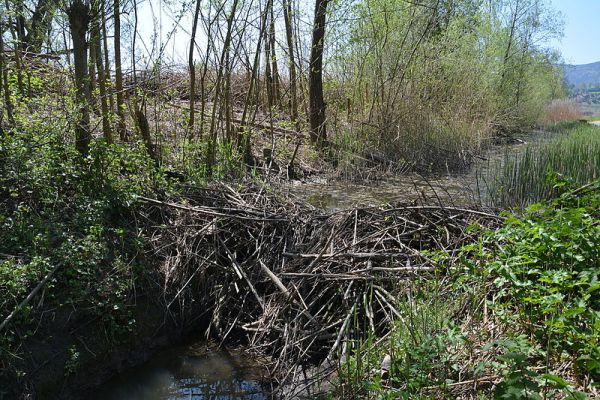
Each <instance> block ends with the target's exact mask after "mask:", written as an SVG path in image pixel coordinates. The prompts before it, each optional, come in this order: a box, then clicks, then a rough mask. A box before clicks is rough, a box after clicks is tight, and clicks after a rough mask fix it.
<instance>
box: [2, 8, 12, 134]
mask: <svg viewBox="0 0 600 400" xmlns="http://www.w3.org/2000/svg"><path fill="white" fill-rule="evenodd" d="M0 89H1V90H2V93H3V98H4V108H5V109H6V118H7V119H8V122H9V124H10V125H11V126H13V125H14V124H15V119H14V116H13V105H12V100H11V99H10V87H9V86H8V67H7V65H6V60H5V59H4V21H2V20H0ZM3 116H4V113H3V112H0V122H1V121H2V118H3ZM0 129H2V126H1V124H0Z"/></svg>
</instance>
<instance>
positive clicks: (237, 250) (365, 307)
mask: <svg viewBox="0 0 600 400" xmlns="http://www.w3.org/2000/svg"><path fill="white" fill-rule="evenodd" d="M141 201H142V202H144V204H145V207H144V210H145V211H144V212H145V215H146V216H147V218H149V219H155V218H156V217H157V215H160V217H161V220H162V224H161V225H159V226H156V225H155V226H154V228H152V229H151V230H150V231H149V232H148V235H149V236H150V237H151V243H152V252H153V253H152V256H153V257H158V259H159V260H160V262H161V277H162V279H163V280H164V281H163V287H164V293H165V303H166V306H167V308H169V309H170V310H171V311H172V312H173V313H181V312H182V311H185V310H189V309H194V308H196V309H197V308H200V309H201V310H202V311H203V316H204V318H206V320H207V321H208V323H207V336H210V337H213V338H215V337H216V338H219V339H220V340H222V341H225V340H228V339H233V338H238V339H239V338H243V339H244V340H245V341H246V343H248V344H249V346H250V347H251V348H253V349H255V350H257V351H260V352H261V353H262V354H267V355H271V356H272V357H271V359H272V360H273V364H272V365H271V368H272V371H273V376H274V377H276V378H277V380H278V382H279V384H280V387H285V386H286V384H287V385H288V387H289V384H290V382H298V381H299V379H298V376H295V375H298V374H300V373H301V369H300V368H298V367H297V366H299V365H313V366H314V365H317V366H321V367H323V368H321V370H322V371H325V370H326V369H327V368H326V367H327V366H331V365H334V364H335V363H336V362H337V361H338V360H340V358H343V357H344V356H345V353H346V352H347V351H348V346H347V343H348V340H350V338H351V335H353V337H356V335H360V334H366V333H367V332H368V331H372V332H374V333H376V334H385V332H386V331H387V330H388V329H389V327H390V326H391V324H392V323H393V321H394V320H396V319H397V318H399V317H400V314H399V312H398V310H397V309H396V308H395V302H396V300H395V298H396V296H398V295H399V294H400V290H402V288H403V287H405V285H403V284H402V283H403V282H406V280H407V279H410V278H411V276H413V277H414V275H415V274H430V275H431V276H432V277H435V276H437V275H439V274H440V273H441V274H443V271H442V270H440V269H441V268H440V266H439V265H437V264H436V262H435V261H434V260H433V259H432V258H431V257H430V256H428V255H427V254H428V252H429V251H431V250H444V251H446V252H447V253H449V254H452V253H453V251H455V250H457V249H458V248H459V247H460V246H461V245H463V244H464V243H465V242H468V241H472V240H473V238H472V237H471V236H470V234H469V233H468V232H467V230H466V229H465V228H466V227H467V226H469V225H472V224H479V225H482V226H485V227H491V226H493V225H495V224H498V223H499V221H500V218H499V217H497V216H495V215H493V214H489V213H486V212H483V211H481V210H470V209H458V208H452V207H441V206H418V205H393V206H392V205H390V206H387V207H383V208H373V207H371V208H358V209H351V210H345V211H340V212H336V213H333V214H331V213H329V214H327V213H325V212H321V211H318V210H316V209H314V208H313V207H311V206H309V205H306V204H300V203H297V202H292V201H289V200H286V199H281V198H279V197H278V196H276V195H274V194H270V193H267V192H266V191H265V190H264V189H261V188H257V187H249V188H248V187H247V188H244V189H241V190H236V189H233V188H231V187H229V186H225V185H220V186H215V187H213V188H210V189H205V190H203V191H200V192H195V193H192V194H189V195H187V196H186V197H185V200H184V199H181V198H180V199H178V200H177V201H173V200H158V199H150V198H141ZM429 254H430V253H429ZM354 321H361V324H360V325H361V326H362V328H360V327H359V328H358V331H357V327H356V323H354ZM359 331H362V332H359ZM324 373H325V372H324ZM316 379H318V378H316ZM288 395H289V393H288Z"/></svg>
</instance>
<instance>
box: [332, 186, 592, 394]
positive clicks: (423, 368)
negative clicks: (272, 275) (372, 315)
mask: <svg viewBox="0 0 600 400" xmlns="http://www.w3.org/2000/svg"><path fill="white" fill-rule="evenodd" d="M563 190H564V194H563V195H561V196H560V198H558V199H556V200H554V201H552V202H549V203H546V204H536V205H532V206H530V207H529V208H528V209H527V210H526V211H525V212H524V214H523V215H522V216H520V217H517V216H509V217H508V219H507V220H506V222H505V223H504V225H503V226H502V227H500V228H499V229H497V230H493V231H488V232H481V230H480V229H476V228H475V227H474V228H473V229H471V230H470V231H471V233H472V234H474V235H477V236H479V237H480V239H479V241H478V242H475V243H472V244H470V245H467V246H465V247H464V248H463V250H462V253H461V255H460V257H459V259H458V262H456V263H454V264H452V265H450V266H449V268H450V270H449V271H450V272H449V274H450V275H449V278H450V279H449V282H448V281H447V280H442V282H441V283H438V282H431V281H428V280H426V279H421V280H417V281H415V282H414V284H413V285H411V286H409V287H407V292H408V295H407V298H406V299H398V301H397V304H396V307H397V309H398V310H399V313H400V316H399V317H398V322H397V324H396V325H395V326H394V329H392V331H391V333H390V334H389V335H388V337H387V338H386V339H385V341H382V340H376V339H375V338H372V337H371V338H368V339H367V340H366V342H365V344H364V345H363V346H361V347H359V348H357V349H354V350H355V352H354V353H353V355H352V357H350V358H349V360H348V362H347V363H346V365H344V366H343V367H342V368H341V375H340V381H341V382H340V385H339V388H338V394H340V395H342V396H343V395H346V394H348V393H353V394H356V393H360V394H361V396H362V397H366V398H394V399H397V398H405V399H429V398H432V399H433V398H435V399H439V398H447V399H453V398H456V397H457V393H464V392H460V391H459V392H454V391H453V390H454V389H455V388H457V389H459V390H465V386H462V389H460V388H461V385H458V386H454V385H453V384H455V383H457V382H465V381H467V382H469V381H470V380H473V381H477V380H481V382H482V383H481V385H479V391H478V392H470V395H471V396H480V398H496V399H557V398H560V399H572V400H575V399H586V398H588V394H591V393H594V391H593V390H594V389H593V388H594V387H595V390H597V389H598V382H599V380H600V368H599V366H600V363H599V362H598V360H600V350H599V349H600V345H599V342H598V341H599V338H600V280H599V279H598V278H599V274H600V225H599V224H598V221H599V220H600V211H599V210H600V181H598V182H596V183H594V184H591V185H589V186H585V187H582V188H580V189H573V188H569V187H566V186H565V187H564V188H563ZM432 256H433V257H435V258H436V259H438V260H439V262H440V263H442V262H443V261H444V257H443V256H440V255H432ZM484 303H485V309H486V310H487V311H483V312H482V308H481V307H482V306H483V304H484ZM486 321H488V322H486ZM488 324H491V325H488ZM385 355H389V356H390V357H391V368H390V371H389V376H386V377H381V376H380V371H379V366H380V363H381V361H382V360H383V359H384V357H385ZM565 365H571V366H572V368H570V369H568V370H566V371H565V369H564V366H565ZM559 370H561V372H557V371H559ZM486 377H488V381H490V380H491V381H493V382H495V383H496V384H495V385H494V386H492V385H485V384H484V382H486V379H484V378H486ZM490 377H491V378H490Z"/></svg>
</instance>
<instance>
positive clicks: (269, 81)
mask: <svg viewBox="0 0 600 400" xmlns="http://www.w3.org/2000/svg"><path fill="white" fill-rule="evenodd" d="M265 12H266V13H267V14H266V15H269V10H265ZM263 40H264V42H265V83H266V84H265V89H267V105H268V106H269V108H271V107H273V105H275V93H274V88H275V83H274V82H273V74H272V73H271V62H270V60H271V43H270V40H269V31H268V30H266V29H265V35H264V39H263Z"/></svg>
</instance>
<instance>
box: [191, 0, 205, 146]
mask: <svg viewBox="0 0 600 400" xmlns="http://www.w3.org/2000/svg"><path fill="white" fill-rule="evenodd" d="M201 3H202V1H201V0H196V10H195V11H194V21H193V23H192V35H191V38H190V51H189V56H188V68H189V70H190V93H189V95H190V111H189V113H190V118H189V120H188V130H189V137H190V139H191V138H193V136H194V114H195V112H196V110H195V109H194V107H195V102H196V65H195V64H194V47H196V30H197V29H198V15H199V14H200V5H201ZM201 123H202V121H201Z"/></svg>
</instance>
